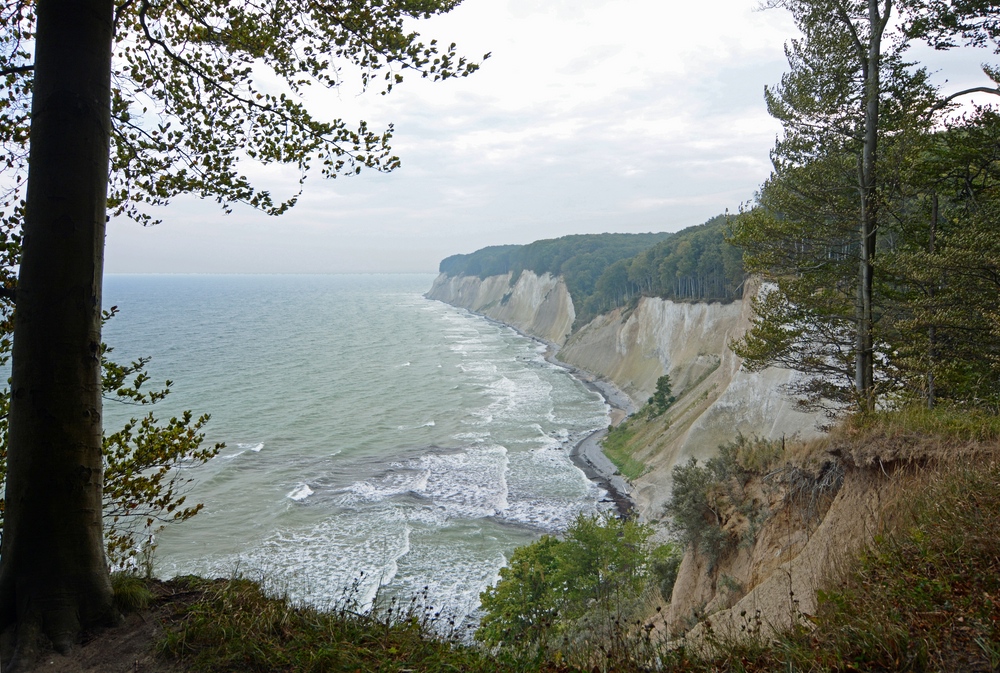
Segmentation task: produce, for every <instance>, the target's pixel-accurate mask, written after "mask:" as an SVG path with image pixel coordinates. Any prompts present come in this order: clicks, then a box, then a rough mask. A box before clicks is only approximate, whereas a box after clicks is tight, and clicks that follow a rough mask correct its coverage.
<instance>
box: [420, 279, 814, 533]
mask: <svg viewBox="0 0 1000 673" xmlns="http://www.w3.org/2000/svg"><path fill="white" fill-rule="evenodd" d="M512 280H513V276H512V274H506V275H498V276H488V277H486V278H484V279H480V278H479V277H477V276H449V275H447V274H441V275H440V276H438V278H437V279H436V280H435V281H434V285H433V287H432V288H431V290H430V292H428V294H427V296H428V297H430V298H432V299H438V300H440V301H443V302H446V303H448V304H452V305H454V306H460V307H463V308H467V309H469V310H471V311H475V312H477V313H481V314H483V315H486V316H488V317H490V318H493V319H495V320H499V321H501V322H504V323H507V324H509V325H511V326H513V327H516V328H517V329H519V330H521V331H522V332H524V333H526V334H530V335H532V336H535V337H538V338H541V339H544V340H546V341H549V342H551V343H553V344H556V345H557V346H561V350H560V351H559V354H558V358H559V359H560V360H562V361H564V362H566V363H567V364H571V365H574V366H576V367H579V368H581V369H584V370H586V371H588V372H591V373H593V374H594V375H596V376H597V377H599V378H602V379H605V380H608V381H610V382H611V383H614V384H615V385H616V386H617V387H619V388H620V389H621V390H623V391H624V392H625V393H626V394H628V395H629V396H630V397H631V398H632V400H633V401H634V403H635V406H636V408H638V407H641V406H642V405H643V404H644V403H645V401H646V399H647V398H648V397H649V396H650V394H652V392H653V390H654V389H655V387H656V380H657V378H659V377H660V376H662V375H663V374H669V375H670V379H671V382H672V387H673V392H674V394H675V395H676V396H677V398H678V399H677V402H676V403H675V404H674V407H673V408H672V409H671V411H670V414H669V423H658V424H648V426H647V427H645V428H644V429H643V430H642V432H644V433H645V435H644V436H643V437H641V438H639V441H641V443H642V447H641V448H640V449H639V450H638V451H637V452H636V453H635V454H634V457H635V458H636V459H638V460H641V461H642V462H644V463H645V464H646V465H647V466H648V469H647V472H646V473H645V474H643V475H642V476H641V477H639V478H638V479H636V480H635V482H634V486H635V490H634V492H633V497H634V498H635V500H636V504H637V506H638V507H639V510H640V512H641V513H642V514H643V515H644V516H646V517H647V518H649V519H658V518H659V516H660V514H661V512H662V506H663V504H664V503H665V502H666V500H667V499H668V498H669V496H670V479H671V470H672V468H673V466H674V465H676V464H677V463H679V462H682V461H686V460H687V459H688V458H689V457H691V456H694V457H697V458H699V459H704V458H707V457H710V456H711V455H714V453H715V452H716V450H717V447H718V446H719V444H721V443H723V442H727V441H730V440H732V439H733V437H734V436H735V435H736V433H743V434H745V435H758V436H761V437H766V438H769V439H779V438H781V437H782V436H793V435H794V436H798V437H800V438H803V439H804V438H808V437H812V436H816V435H817V434H819V431H818V429H817V424H818V423H819V422H820V421H821V420H822V418H821V417H820V416H818V415H816V414H814V413H803V412H801V411H799V410H798V409H797V408H796V406H795V404H794V403H793V402H791V401H790V400H788V398H787V397H785V396H784V395H783V393H782V387H783V386H784V385H785V384H787V383H789V382H791V381H792V380H793V377H794V376H795V373H794V372H790V371H787V370H779V369H768V370H765V371H763V372H759V373H749V372H745V371H742V370H741V369H740V359H739V358H738V357H737V356H736V355H735V354H734V353H733V352H732V351H731V350H730V349H729V342H730V341H731V340H732V339H733V338H735V337H738V336H739V335H741V334H742V333H743V332H744V331H745V330H746V328H747V326H748V324H749V318H750V316H749V302H747V301H745V300H736V301H732V302H729V303H726V304H723V303H710V304H708V303H684V302H674V301H670V300H663V299H657V298H650V297H643V298H641V299H639V300H638V303H637V305H636V306H635V307H634V308H632V309H621V308H618V309H615V310H614V311H612V312H610V313H607V314H604V315H600V316H598V317H597V318H595V319H594V320H592V321H591V322H589V323H587V324H586V325H583V326H582V327H580V328H579V329H578V330H577V331H576V332H573V333H571V329H572V325H573V321H574V319H575V315H576V314H575V311H574V308H573V299H572V297H571V296H570V294H569V291H568V290H567V289H566V285H565V283H564V282H562V280H561V279H559V278H553V277H552V276H550V275H549V274H543V275H541V276H537V275H535V274H534V273H532V272H530V271H524V272H522V273H521V274H519V276H518V277H517V279H516V280H515V281H513V283H512ZM748 295H752V292H748Z"/></svg>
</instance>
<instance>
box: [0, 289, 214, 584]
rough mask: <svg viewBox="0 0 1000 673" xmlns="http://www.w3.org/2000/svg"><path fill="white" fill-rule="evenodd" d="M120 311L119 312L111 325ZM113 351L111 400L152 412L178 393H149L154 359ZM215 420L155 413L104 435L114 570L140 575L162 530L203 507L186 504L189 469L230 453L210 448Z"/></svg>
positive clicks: (1, 400) (4, 395) (0, 398)
mask: <svg viewBox="0 0 1000 673" xmlns="http://www.w3.org/2000/svg"><path fill="white" fill-rule="evenodd" d="M115 313H117V307H112V308H111V310H110V311H106V312H105V314H104V318H105V320H109V319H111V318H112V317H113V316H114V315H115ZM9 343H10V339H9V337H7V338H6V339H4V340H3V342H2V343H0V360H5V359H9V357H10V355H9ZM113 350H114V349H113V348H110V347H108V346H107V345H103V347H102V351H101V365H102V374H103V376H102V387H103V389H104V397H105V402H112V403H118V404H128V405H136V406H139V407H145V406H150V405H153V404H156V403H157V402H159V401H161V400H162V399H164V398H165V397H166V396H167V395H168V394H169V393H170V386H171V384H172V382H171V381H167V382H166V383H165V385H164V387H163V388H162V389H159V390H155V389H154V390H147V388H146V386H145V384H146V383H148V382H149V378H150V377H149V374H147V372H146V365H147V364H148V363H149V358H139V359H138V360H136V361H134V362H132V363H130V364H128V365H120V364H118V363H116V362H114V361H113V360H111V358H110V357H109V355H110V354H111V352H112V351H113ZM9 404H10V390H9V389H8V388H4V389H3V390H2V391H0V410H3V412H4V413H3V418H2V419H0V480H2V479H3V477H4V476H5V475H6V470H7V424H6V409H7V407H8V406H9ZM208 420H209V416H208V415H207V414H204V415H202V416H200V417H198V418H194V416H193V414H192V413H191V412H190V411H185V412H184V413H183V414H181V416H180V417H179V418H178V417H173V418H171V419H170V420H168V421H166V422H161V421H159V420H157V418H156V417H155V416H154V415H153V412H148V413H147V414H146V415H145V416H143V417H142V418H141V419H140V418H132V419H130V420H129V421H128V422H127V423H126V424H125V426H124V427H123V428H122V429H121V430H118V431H117V432H113V433H111V434H105V437H104V521H105V533H104V536H105V544H106V551H107V555H108V561H109V563H110V564H111V565H112V566H113V567H117V568H125V567H128V568H132V569H133V570H134V569H136V563H137V560H138V557H139V556H140V555H142V554H145V553H148V552H149V551H151V545H152V538H153V535H154V534H155V532H156V531H157V530H158V529H159V528H160V527H162V526H163V525H166V524H167V523H171V522H181V521H186V520H187V519H190V518H191V517H192V516H194V515H195V514H197V513H198V511H199V510H200V509H201V507H202V506H201V504H196V505H189V506H185V501H186V495H185V493H184V492H185V490H186V489H185V486H186V485H187V484H189V483H190V482H191V479H190V478H189V477H186V476H185V475H184V472H183V471H182V469H183V468H182V467H181V466H184V468H187V467H190V466H192V465H197V464H200V463H204V462H206V461H208V460H210V459H212V458H213V457H214V456H215V455H216V454H218V452H219V451H220V450H221V449H222V448H223V447H224V445H223V444H214V445H211V446H207V447H203V446H202V443H203V441H204V439H205V435H204V433H203V432H202V430H203V428H204V426H205V424H206V423H207V422H208ZM3 511H4V499H3V498H2V497H0V531H2V526H3V519H2V513H3Z"/></svg>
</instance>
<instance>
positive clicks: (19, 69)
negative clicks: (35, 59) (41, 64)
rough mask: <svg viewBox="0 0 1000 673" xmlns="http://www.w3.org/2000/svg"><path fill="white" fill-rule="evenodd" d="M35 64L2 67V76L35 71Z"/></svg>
mask: <svg viewBox="0 0 1000 673" xmlns="http://www.w3.org/2000/svg"><path fill="white" fill-rule="evenodd" d="M34 70H35V64H34V63H32V64H31V65H15V66H12V67H10V68H3V69H0V77H6V76H7V75H20V74H21V73H25V72H34Z"/></svg>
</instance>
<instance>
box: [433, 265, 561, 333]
mask: <svg viewBox="0 0 1000 673" xmlns="http://www.w3.org/2000/svg"><path fill="white" fill-rule="evenodd" d="M427 296H428V297H429V298H430V299H437V300H439V301H443V302H445V303H446V304H451V305H452V306H459V307H461V308H467V309H469V310H470V311H474V312H476V313H481V314H483V315H485V316H487V317H490V318H493V319H494V320H499V321H500V322H504V323H507V324H508V325H510V326H512V327H516V328H517V329H519V330H520V331H522V332H524V333H525V334H530V335H531V336H533V337H537V338H539V339H542V340H544V341H548V342H550V343H553V344H556V345H558V346H561V345H562V344H563V343H565V342H566V337H568V336H569V334H570V331H571V330H572V328H573V321H574V320H576V311H574V310H573V300H572V298H570V296H569V290H567V289H566V283H564V282H563V281H562V279H561V278H553V277H552V276H551V275H549V274H547V273H545V274H542V275H541V276H537V275H535V274H534V273H532V272H531V271H522V272H521V273H520V274H518V277H517V279H516V280H514V277H513V274H512V273H507V274H504V275H500V276H487V277H486V278H484V279H480V278H479V277H477V276H449V275H447V274H441V275H440V276H438V277H437V279H436V280H435V281H434V285H433V286H432V287H431V289H430V292H428V293H427Z"/></svg>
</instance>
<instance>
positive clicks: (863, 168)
mask: <svg viewBox="0 0 1000 673" xmlns="http://www.w3.org/2000/svg"><path fill="white" fill-rule="evenodd" d="M770 6H773V7H783V8H785V9H788V10H789V11H790V12H791V13H792V16H793V17H794V19H795V22H796V24H797V25H798V27H799V29H800V30H801V31H802V33H803V35H804V37H803V38H802V39H799V40H792V41H791V42H790V43H789V44H788V45H787V46H786V54H787V56H788V61H789V65H790V71H789V72H788V73H787V74H786V75H785V76H783V77H782V81H781V84H780V85H778V86H777V87H774V88H769V89H767V90H766V93H765V98H766V101H767V105H768V110H769V111H770V113H771V114H772V115H773V116H774V117H776V118H777V119H778V120H779V121H781V123H782V125H783V127H784V136H783V137H782V138H781V139H780V140H779V141H778V143H777V144H776V146H775V149H774V150H773V152H772V160H773V162H774V167H775V168H774V174H773V175H772V177H771V178H770V179H769V180H768V182H767V183H766V184H765V185H764V187H763V188H762V190H761V196H760V199H759V200H760V204H761V205H762V206H763V208H762V210H760V211H758V212H756V213H754V214H752V215H750V216H747V217H744V218H742V219H741V220H740V221H739V222H738V223H737V227H736V236H735V238H734V240H735V242H736V243H737V244H739V245H741V246H742V247H743V248H744V250H745V252H746V261H747V263H748V268H749V270H751V271H757V272H765V273H768V274H770V276H771V277H772V278H774V279H776V280H778V290H779V292H780V293H781V295H782V296H781V298H780V299H779V298H778V295H774V296H772V297H771V298H770V300H768V302H767V303H764V302H763V301H762V302H761V303H760V304H759V308H760V309H761V310H762V311H765V313H763V314H761V315H759V316H758V320H757V322H756V323H755V327H754V329H752V330H751V331H750V332H749V333H748V336H747V338H746V339H744V340H743V341H742V342H741V343H738V344H737V349H738V350H740V351H741V354H743V355H744V356H745V357H746V358H747V359H748V363H749V364H750V366H766V365H767V364H769V363H770V364H775V363H777V364H782V365H784V366H791V367H792V368H796V369H803V370H804V371H807V372H809V373H811V374H816V375H817V378H814V379H812V381H811V383H812V385H813V390H812V392H813V393H815V395H813V397H814V399H815V398H816V397H818V396H819V395H820V394H823V395H825V394H829V393H831V392H834V391H839V394H838V395H837V396H836V397H835V399H839V400H844V399H845V398H852V399H853V402H854V403H855V404H857V406H859V407H860V408H869V409H870V408H872V407H873V406H874V404H875V382H876V375H875V344H876V319H877V305H878V300H877V297H876V279H875V254H876V251H877V250H878V247H879V246H878V237H879V230H880V228H881V227H883V226H884V222H885V220H886V219H887V218H885V217H883V215H882V213H881V212H880V209H881V208H883V207H884V205H885V203H886V202H887V201H888V200H890V199H891V198H893V176H892V174H891V173H892V172H891V171H886V170H885V169H886V168H887V167H889V166H891V165H892V163H891V162H886V161H883V160H882V157H881V154H882V152H884V151H889V152H891V153H892V154H893V155H894V158H893V161H896V159H897V157H898V155H899V154H900V153H905V152H906V151H907V150H906V147H907V140H908V138H910V137H913V136H914V135H919V133H920V131H921V129H923V128H926V127H927V124H928V123H929V116H928V115H927V114H926V113H927V111H928V110H931V109H933V108H934V106H935V105H936V104H937V99H936V98H935V95H934V91H933V89H932V88H931V87H930V86H929V85H928V83H927V76H926V72H925V71H923V70H922V69H917V68H913V67H912V66H911V64H909V63H907V62H906V61H905V59H904V58H903V56H904V52H905V50H906V47H907V43H906V41H905V39H903V37H902V35H901V34H900V33H899V32H898V31H895V30H892V29H891V20H892V18H893V2H892V0H776V1H775V2H773V3H771V5H770ZM887 142H888V143H890V144H891V145H892V147H885V144H886V143H887ZM883 172H885V173H884V174H883ZM778 230H783V231H784V232H785V235H781V234H777V236H776V232H777V231H778ZM852 230H853V234H851V233H850V232H851V231H852ZM765 232H766V233H765ZM851 264H853V265H854V268H855V270H854V272H853V273H848V272H847V271H846V269H845V266H849V265H851ZM807 269H812V270H813V271H818V272H819V273H813V272H810V271H807ZM830 274H833V275H832V276H831V275H830ZM824 275H825V276H826V277H825V278H824V277H823V276H824ZM834 279H835V282H831V281H833V280H834ZM848 302H850V303H849V304H848ZM767 312H769V313H767ZM847 366H849V367H850V369H851V372H850V376H851V385H852V388H853V390H851V391H848V390H846V389H845V388H844V387H843V386H842V385H841V383H840V382H839V381H837V380H834V379H831V377H830V376H829V373H830V372H831V371H836V373H837V377H840V376H841V375H843V374H844V373H846V371H845V370H846V367H847ZM824 370H829V371H824Z"/></svg>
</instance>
